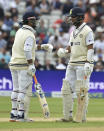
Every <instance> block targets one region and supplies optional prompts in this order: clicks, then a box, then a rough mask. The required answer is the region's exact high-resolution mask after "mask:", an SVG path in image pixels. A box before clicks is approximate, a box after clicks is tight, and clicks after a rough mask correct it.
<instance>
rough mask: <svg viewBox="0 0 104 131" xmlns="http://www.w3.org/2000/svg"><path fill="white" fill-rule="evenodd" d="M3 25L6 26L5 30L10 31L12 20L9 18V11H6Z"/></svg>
mask: <svg viewBox="0 0 104 131" xmlns="http://www.w3.org/2000/svg"><path fill="white" fill-rule="evenodd" d="M4 25H5V26H6V29H7V31H10V30H11V29H12V26H13V20H12V19H11V13H10V12H6V13H5V18H4Z"/></svg>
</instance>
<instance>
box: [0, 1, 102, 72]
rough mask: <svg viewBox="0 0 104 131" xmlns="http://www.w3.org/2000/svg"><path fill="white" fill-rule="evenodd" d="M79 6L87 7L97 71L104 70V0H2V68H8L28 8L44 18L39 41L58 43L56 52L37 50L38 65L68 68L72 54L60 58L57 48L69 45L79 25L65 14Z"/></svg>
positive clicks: (86, 13)
mask: <svg viewBox="0 0 104 131" xmlns="http://www.w3.org/2000/svg"><path fill="white" fill-rule="evenodd" d="M75 6H77V7H81V8H82V9H83V10H84V11H85V20H84V21H85V22H86V23H87V24H88V25H89V26H90V27H91V28H92V30H93V31H94V35H95V43H94V51H95V52H94V53H95V55H94V61H95V62H94V71H104V0H0V69H8V63H9V61H10V58H11V54H12V51H11V50H12V45H13V42H14V38H15V33H16V31H17V30H18V29H19V28H20V24H19V22H20V21H21V18H22V15H23V14H24V13H25V12H26V11H34V12H35V13H36V14H38V15H39V16H40V18H41V19H40V26H39V27H38V28H37V31H36V32H37V33H36V34H35V35H36V40H37V44H46V43H50V44H52V45H53V47H54V49H53V53H52V54H48V53H47V52H45V51H36V60H35V66H36V69H38V70H56V69H57V70H64V69H66V66H67V63H68V60H69V58H62V59H61V58H58V56H57V53H56V52H57V50H58V49H59V48H60V47H63V48H65V47H66V46H67V45H68V41H69V38H70V33H71V32H72V30H74V28H75V27H74V26H72V25H67V24H66V23H65V22H64V17H65V15H66V14H68V13H69V11H70V9H71V8H73V7H75ZM43 16H44V17H43ZM41 54H42V56H41ZM41 57H42V58H41Z"/></svg>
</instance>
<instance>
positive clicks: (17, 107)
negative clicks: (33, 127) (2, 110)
mask: <svg viewBox="0 0 104 131" xmlns="http://www.w3.org/2000/svg"><path fill="white" fill-rule="evenodd" d="M38 24H39V17H38V16H37V15H36V14H35V13H34V12H26V13H25V14H24V15H23V26H22V27H21V28H20V29H19V30H18V31H17V32H16V35H15V40H14V44H13V47H12V57H11V61H10V63H9V67H10V71H11V75H12V81H13V91H12V94H11V102H12V110H11V116H10V121H11V122H14V121H23V122H24V121H28V122H30V121H31V120H30V119H28V117H27V115H28V110H29V104H30V97H31V95H32V77H33V76H34V74H35V72H36V69H35V65H34V61H35V50H36V49H44V50H47V51H52V49H53V47H52V45H50V44H43V45H41V46H36V38H35V35H34V34H35V32H36V28H37V25H38Z"/></svg>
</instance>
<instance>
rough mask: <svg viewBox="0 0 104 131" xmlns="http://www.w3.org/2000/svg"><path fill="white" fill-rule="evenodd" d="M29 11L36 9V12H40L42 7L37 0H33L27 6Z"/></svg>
mask: <svg viewBox="0 0 104 131" xmlns="http://www.w3.org/2000/svg"><path fill="white" fill-rule="evenodd" d="M26 10H27V11H34V12H35V13H36V14H40V9H39V7H38V5H37V0H31V1H30V3H29V6H27V8H26Z"/></svg>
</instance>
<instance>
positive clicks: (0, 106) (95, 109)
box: [0, 97, 104, 129]
mask: <svg viewBox="0 0 104 131" xmlns="http://www.w3.org/2000/svg"><path fill="white" fill-rule="evenodd" d="M47 101H48V104H49V107H50V112H51V117H62V99H61V98H47ZM74 107H75V108H74V114H75V110H76V101H75V106H74ZM10 110H11V101H10V97H0V118H9V114H10ZM29 116H30V117H43V115H42V111H41V108H40V104H39V101H38V99H37V98H36V97H33V98H32V99H31V106H30V113H29ZM87 116H88V117H98V118H102V117H104V99H90V102H89V107H88V115H87ZM20 127H21V128H59V127H60V128H67V127H104V121H96V122H94V121H91V122H87V123H84V124H83V123H82V124H78V123H60V122H58V123H56V122H35V123H10V122H0V129H3V128H6V129H15V128H20Z"/></svg>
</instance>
